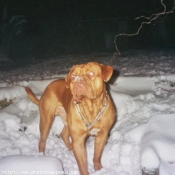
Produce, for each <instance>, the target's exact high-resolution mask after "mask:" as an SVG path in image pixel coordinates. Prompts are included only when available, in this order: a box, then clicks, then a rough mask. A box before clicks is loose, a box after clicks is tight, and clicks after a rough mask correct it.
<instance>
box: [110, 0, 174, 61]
mask: <svg viewBox="0 0 175 175" xmlns="http://www.w3.org/2000/svg"><path fill="white" fill-rule="evenodd" d="M161 5H162V6H163V11H162V12H160V13H157V14H152V15H151V16H150V17H146V16H140V17H137V18H135V19H136V20H137V19H140V18H145V19H147V20H149V21H147V22H142V23H141V24H140V27H139V28H138V30H137V32H136V33H132V34H126V33H120V34H118V35H116V36H115V38H114V43H115V48H116V51H117V53H114V55H113V59H114V57H115V55H120V54H121V52H120V50H119V49H118V46H117V42H116V39H117V37H119V36H134V35H138V34H139V32H140V30H141V29H142V27H143V25H145V24H147V25H149V24H151V23H152V21H154V20H156V19H157V18H158V17H159V16H161V15H166V16H167V15H168V14H170V13H173V12H174V10H175V0H174V3H173V8H172V10H170V11H166V5H165V4H164V2H163V0H161ZM166 16H165V18H166ZM165 18H164V19H165ZM164 19H163V20H164ZM163 20H162V21H163ZM162 21H161V22H162Z"/></svg>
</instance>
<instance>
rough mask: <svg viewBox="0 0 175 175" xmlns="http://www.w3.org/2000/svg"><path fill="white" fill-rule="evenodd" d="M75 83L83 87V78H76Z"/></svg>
mask: <svg viewBox="0 0 175 175" xmlns="http://www.w3.org/2000/svg"><path fill="white" fill-rule="evenodd" d="M75 83H77V84H78V85H79V86H81V85H82V84H83V83H84V79H83V77H80V76H76V78H75Z"/></svg>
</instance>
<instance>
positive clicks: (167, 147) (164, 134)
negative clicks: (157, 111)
mask: <svg viewBox="0 0 175 175" xmlns="http://www.w3.org/2000/svg"><path fill="white" fill-rule="evenodd" d="M174 128H175V113H174V114H161V115H156V116H152V118H151V119H150V120H149V121H148V123H146V124H143V125H140V126H138V127H136V128H135V129H133V130H131V131H129V132H127V133H126V134H125V139H126V140H130V141H133V142H136V143H140V149H141V166H142V169H146V170H148V171H154V170H156V169H158V168H159V166H160V159H161V160H163V161H166V162H169V163H174V162H175V154H173V153H174V152H175V132H174Z"/></svg>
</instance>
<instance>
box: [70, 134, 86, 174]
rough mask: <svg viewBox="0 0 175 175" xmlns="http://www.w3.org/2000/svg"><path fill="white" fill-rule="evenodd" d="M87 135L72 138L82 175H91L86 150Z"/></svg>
mask: <svg viewBox="0 0 175 175" xmlns="http://www.w3.org/2000/svg"><path fill="white" fill-rule="evenodd" d="M85 138H86V134H85V135H76V136H75V135H74V136H73V137H72V146H73V152H74V156H75V158H76V161H77V163H78V168H79V171H80V174H81V175H89V173H88V168H87V156H86V149H85Z"/></svg>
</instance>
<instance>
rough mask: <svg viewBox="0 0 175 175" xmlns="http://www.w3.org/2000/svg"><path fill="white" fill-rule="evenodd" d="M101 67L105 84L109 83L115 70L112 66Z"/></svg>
mask: <svg viewBox="0 0 175 175" xmlns="http://www.w3.org/2000/svg"><path fill="white" fill-rule="evenodd" d="M100 66H101V70H102V78H103V80H104V81H105V82H107V81H108V80H109V79H110V78H111V76H112V73H113V68H112V67H111V66H107V65H103V64H100Z"/></svg>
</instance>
